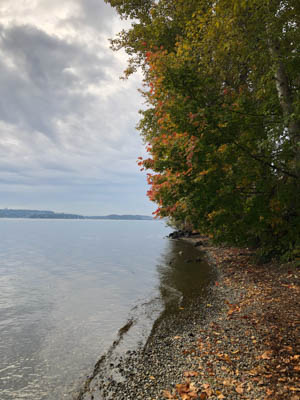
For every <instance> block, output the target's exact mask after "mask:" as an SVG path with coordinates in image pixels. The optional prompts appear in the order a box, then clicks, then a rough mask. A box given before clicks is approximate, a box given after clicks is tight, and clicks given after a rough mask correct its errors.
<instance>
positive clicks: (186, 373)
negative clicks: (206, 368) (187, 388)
mask: <svg viewBox="0 0 300 400" xmlns="http://www.w3.org/2000/svg"><path fill="white" fill-rule="evenodd" d="M183 375H184V376H185V377H186V378H189V377H191V376H198V375H199V374H198V372H196V371H185V372H184V373H183Z"/></svg>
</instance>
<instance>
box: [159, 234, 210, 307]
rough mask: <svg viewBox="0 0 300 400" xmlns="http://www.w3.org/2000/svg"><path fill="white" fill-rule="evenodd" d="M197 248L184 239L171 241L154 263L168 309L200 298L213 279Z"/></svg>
mask: <svg viewBox="0 0 300 400" xmlns="http://www.w3.org/2000/svg"><path fill="white" fill-rule="evenodd" d="M202 258H203V255H202V257H201V253H200V252H199V250H198V249H196V248H195V247H193V246H192V245H191V244H190V243H187V242H184V241H173V240H172V241H170V248H169V251H168V252H167V253H166V254H165V257H164V259H163V262H162V263H160V264H159V265H158V266H157V271H158V274H159V290H160V293H161V297H162V299H163V302H164V306H165V310H166V311H167V312H176V311H178V307H179V306H184V304H185V303H186V302H189V301H191V300H192V299H194V298H195V297H197V298H198V297H203V296H204V295H205V294H206V292H207V289H208V287H209V283H210V282H211V280H212V279H213V271H212V269H211V268H210V266H209V265H208V263H207V262H206V261H205V260H203V259H202Z"/></svg>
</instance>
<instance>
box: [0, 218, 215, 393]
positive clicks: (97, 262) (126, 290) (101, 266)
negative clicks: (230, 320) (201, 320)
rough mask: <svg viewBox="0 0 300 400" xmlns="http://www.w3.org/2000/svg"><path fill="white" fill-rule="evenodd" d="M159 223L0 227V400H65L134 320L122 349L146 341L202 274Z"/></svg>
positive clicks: (188, 250)
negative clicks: (162, 315) (167, 309)
mask: <svg viewBox="0 0 300 400" xmlns="http://www.w3.org/2000/svg"><path fill="white" fill-rule="evenodd" d="M168 233H169V229H168V228H166V227H165V225H164V223H162V222H157V221H81V220H29V219H24V220H0V398H1V400H12V399H26V400H42V399H43V400H44V399H45V400H46V399H47V400H54V399H55V400H59V399H64V398H66V399H69V398H70V392H72V391H73V390H74V387H76V385H78V382H80V380H82V379H84V377H85V376H86V375H87V374H89V373H90V372H91V371H92V368H93V365H94V364H95V362H96V361H97V360H98V358H99V357H100V356H101V354H103V352H105V350H107V349H108V348H109V346H110V345H111V343H112V341H113V340H115V339H116V337H117V334H118V330H119V328H120V327H122V326H123V325H124V324H126V322H127V321H128V318H133V319H134V321H135V322H136V324H135V325H134V328H133V329H132V330H131V331H130V333H129V334H128V335H126V336H127V339H126V340H125V344H124V343H123V346H125V347H126V348H130V346H134V345H136V343H137V342H138V341H143V339H144V338H145V337H146V336H147V334H149V331H150V329H151V326H152V323H153V322H154V320H155V318H157V317H158V315H159V314H160V312H161V311H162V310H163V309H164V308H165V307H166V306H167V307H169V306H170V304H173V305H174V304H176V306H175V308H176V307H177V305H178V304H179V302H180V300H181V298H182V296H185V297H186V296H191V295H194V294H197V293H200V292H201V291H202V290H203V289H204V288H205V287H206V285H207V283H208V281H209V279H210V275H209V270H208V268H207V265H205V264H203V265H202V266H201V264H199V262H198V263H196V262H190V263H185V262H184V259H183V257H185V256H186V255H187V256H188V257H192V258H193V257H194V258H195V257H196V256H199V253H198V252H197V251H196V250H195V249H193V248H192V247H191V246H189V245H187V244H185V243H180V242H174V241H170V240H168V239H165V238H164V237H165V236H166V235H167V234H168Z"/></svg>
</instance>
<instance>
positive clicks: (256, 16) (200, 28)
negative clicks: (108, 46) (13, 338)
mask: <svg viewBox="0 0 300 400" xmlns="http://www.w3.org/2000/svg"><path fill="white" fill-rule="evenodd" d="M107 2H108V3H110V4H111V5H112V6H113V7H115V8H116V9H117V11H118V12H119V14H120V15H121V17H122V18H129V19H131V20H132V26H131V28H129V29H128V30H126V31H122V32H121V33H120V34H119V36H118V37H117V38H115V39H113V40H112V46H113V48H114V49H119V48H124V49H125V50H126V51H127V53H128V55H129V57H130V59H129V65H128V68H127V70H126V72H125V73H126V74H127V75H130V74H131V73H132V72H134V71H135V70H136V69H137V68H142V70H143V72H144V84H145V85H144V91H143V95H144V97H145V99H146V104H147V109H146V110H145V111H143V112H141V114H142V119H141V121H140V124H139V129H140V132H141V134H142V136H143V138H144V139H145V142H146V145H147V150H148V152H149V158H147V159H143V160H142V159H141V160H140V162H139V163H140V165H141V167H142V168H145V169H147V170H149V173H148V174H147V176H148V183H149V184H150V190H149V192H148V196H149V198H150V199H151V200H153V201H155V202H156V203H157V204H158V209H157V211H156V215H157V216H160V217H169V218H170V220H171V221H174V222H175V223H182V224H189V225H191V226H193V228H194V229H197V230H200V231H201V232H203V233H205V234H208V235H210V236H211V237H212V238H214V239H215V240H216V241H223V242H224V241H225V242H228V243H233V244H237V245H253V246H257V247H259V248H260V249H261V252H262V253H263V254H265V255H268V256H275V255H276V256H281V257H283V258H285V259H288V258H292V257H294V256H295V255H296V254H297V252H299V247H300V238H299V237H300V217H299V211H300V201H299V200H300V96H299V93H300V91H299V89H300V30H299V26H300V2H299V0H283V1H280V0H216V1H209V0H189V1H186V0H156V1H154V0H107Z"/></svg>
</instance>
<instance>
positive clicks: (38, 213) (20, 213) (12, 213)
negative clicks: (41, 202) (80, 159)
mask: <svg viewBox="0 0 300 400" xmlns="http://www.w3.org/2000/svg"><path fill="white" fill-rule="evenodd" d="M0 218H18V219H20V218H26V219H27V218H28V219H85V220H88V219H93V220H126V221H152V220H153V218H152V217H150V216H148V215H131V214H121V215H119V214H110V215H99V216H84V215H79V214H69V213H56V212H54V211H45V210H17V209H16V210H15V209H0Z"/></svg>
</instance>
